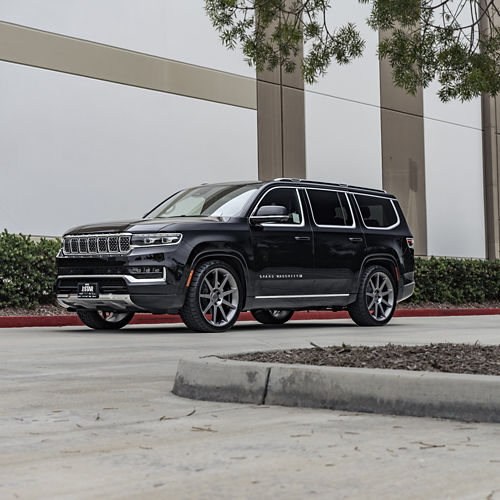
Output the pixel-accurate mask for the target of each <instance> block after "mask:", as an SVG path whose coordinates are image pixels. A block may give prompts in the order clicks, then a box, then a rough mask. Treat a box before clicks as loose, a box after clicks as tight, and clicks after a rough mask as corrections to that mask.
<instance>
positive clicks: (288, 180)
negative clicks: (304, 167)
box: [274, 177, 387, 194]
mask: <svg viewBox="0 0 500 500" xmlns="http://www.w3.org/2000/svg"><path fill="white" fill-rule="evenodd" d="M274 180H275V181H276V182H279V181H283V182H307V183H308V184H319V185H321V186H337V187H343V188H346V189H359V190H360V191H375V192H377V193H385V194H387V191H386V190H385V189H377V188H370V187H363V186H354V185H352V184H344V183H338V182H324V181H311V180H309V179H297V178H295V177H278V178H276V179H274Z"/></svg>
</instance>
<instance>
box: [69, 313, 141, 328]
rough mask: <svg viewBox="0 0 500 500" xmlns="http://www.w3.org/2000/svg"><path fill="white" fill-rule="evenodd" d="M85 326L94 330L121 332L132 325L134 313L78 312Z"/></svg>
mask: <svg viewBox="0 0 500 500" xmlns="http://www.w3.org/2000/svg"><path fill="white" fill-rule="evenodd" d="M76 314H78V317H79V318H80V319H81V320H82V321H83V323H84V324H85V325H87V326H88V327H90V328H93V329H94V330H119V329H120V328H123V327H124V326H125V325H128V324H129V323H130V320H131V319H132V318H133V317H134V313H133V312H131V313H112V312H109V313H106V312H103V311H77V313H76Z"/></svg>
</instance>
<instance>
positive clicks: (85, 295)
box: [78, 283, 99, 299]
mask: <svg viewBox="0 0 500 500" xmlns="http://www.w3.org/2000/svg"><path fill="white" fill-rule="evenodd" d="M98 297H99V287H98V286H97V283H78V298H80V299H97V298H98Z"/></svg>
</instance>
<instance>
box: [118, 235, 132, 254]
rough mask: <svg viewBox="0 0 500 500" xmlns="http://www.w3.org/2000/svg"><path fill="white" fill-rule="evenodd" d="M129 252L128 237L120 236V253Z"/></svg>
mask: <svg viewBox="0 0 500 500" xmlns="http://www.w3.org/2000/svg"><path fill="white" fill-rule="evenodd" d="M129 250H130V236H120V252H128V251H129Z"/></svg>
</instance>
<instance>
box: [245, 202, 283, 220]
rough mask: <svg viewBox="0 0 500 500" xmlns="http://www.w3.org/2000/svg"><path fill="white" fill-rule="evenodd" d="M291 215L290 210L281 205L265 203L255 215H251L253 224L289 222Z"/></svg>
mask: <svg viewBox="0 0 500 500" xmlns="http://www.w3.org/2000/svg"><path fill="white" fill-rule="evenodd" d="M289 220H290V216H289V215H288V210H287V209H286V208H285V207H282V206H281V205H264V206H262V207H260V208H259V209H258V210H257V213H256V214H255V215H252V216H251V217H250V222H251V223H252V224H262V223H264V222H288V221H289Z"/></svg>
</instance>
